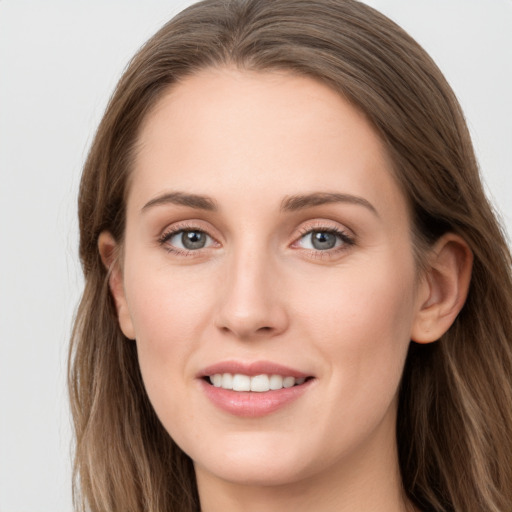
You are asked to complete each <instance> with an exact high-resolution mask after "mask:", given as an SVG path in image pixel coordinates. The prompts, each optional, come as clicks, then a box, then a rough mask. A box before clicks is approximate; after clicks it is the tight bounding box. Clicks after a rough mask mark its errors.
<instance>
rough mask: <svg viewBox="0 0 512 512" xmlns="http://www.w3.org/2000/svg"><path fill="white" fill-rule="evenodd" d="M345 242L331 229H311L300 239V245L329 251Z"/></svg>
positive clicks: (305, 247)
mask: <svg viewBox="0 0 512 512" xmlns="http://www.w3.org/2000/svg"><path fill="white" fill-rule="evenodd" d="M342 243H343V241H342V240H341V236H340V235H338V234H336V233H332V232H331V231H310V232H309V233H306V234H305V235H304V236H303V237H302V238H301V240H300V246H301V247H302V248H304V249H313V250H315V251H327V250H329V249H334V248H335V247H338V246H340V245H341V244H342Z"/></svg>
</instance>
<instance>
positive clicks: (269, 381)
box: [210, 373, 306, 393]
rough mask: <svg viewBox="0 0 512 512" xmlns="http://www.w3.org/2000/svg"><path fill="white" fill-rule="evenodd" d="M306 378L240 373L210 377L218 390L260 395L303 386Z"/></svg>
mask: <svg viewBox="0 0 512 512" xmlns="http://www.w3.org/2000/svg"><path fill="white" fill-rule="evenodd" d="M305 380H306V378H305V377H300V378H295V377H282V376H281V375H255V376H254V377H249V375H242V374H240V373H235V374H234V375H233V374H231V373H216V374H215V375H211V376H210V382H211V383H212V384H213V385H214V386H215V387H217V388H223V389H232V390H233V391H256V392H259V393H262V392H265V391H270V390H277V389H281V388H291V387H292V386H295V384H303V383H304V381H305Z"/></svg>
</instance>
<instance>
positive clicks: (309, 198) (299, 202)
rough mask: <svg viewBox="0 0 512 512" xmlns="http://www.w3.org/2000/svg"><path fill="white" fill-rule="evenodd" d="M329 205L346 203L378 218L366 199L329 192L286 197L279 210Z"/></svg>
mask: <svg viewBox="0 0 512 512" xmlns="http://www.w3.org/2000/svg"><path fill="white" fill-rule="evenodd" d="M329 203H348V204H355V205H358V206H364V207H365V208H367V209H368V210H370V211H371V212H372V213H373V214H375V215H376V216H377V217H379V214H378V212H377V210H376V208H375V207H374V206H373V205H372V204H371V203H370V202H369V201H367V200H366V199H364V198H362V197H358V196H353V195H351V194H338V193H330V192H315V193H313V194H299V195H293V196H289V197H286V198H285V199H283V201H282V203H281V210H282V211H286V212H294V211H297V210H303V209H306V208H313V207H314V206H321V205H324V204H329Z"/></svg>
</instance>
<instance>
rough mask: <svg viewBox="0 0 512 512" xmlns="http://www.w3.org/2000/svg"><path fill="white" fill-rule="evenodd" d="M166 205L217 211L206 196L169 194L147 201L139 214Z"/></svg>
mask: <svg viewBox="0 0 512 512" xmlns="http://www.w3.org/2000/svg"><path fill="white" fill-rule="evenodd" d="M166 204H177V205H180V206H188V207H189V208H196V209H198V210H207V211H216V210H217V209H218V208H217V204H216V203H215V201H214V200H213V199H211V198H210V197H208V196H202V195H198V194H186V193H185V192H169V193H167V194H162V195H161V196H158V197H155V198H154V199H151V201H148V202H147V203H146V204H145V205H144V206H143V207H142V210H141V212H144V211H146V210H148V209H149V208H152V207H154V206H163V205H166Z"/></svg>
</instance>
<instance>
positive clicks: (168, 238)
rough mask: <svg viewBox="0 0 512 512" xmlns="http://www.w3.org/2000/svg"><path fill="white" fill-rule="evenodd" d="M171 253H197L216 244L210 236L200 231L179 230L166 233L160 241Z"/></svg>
mask: <svg viewBox="0 0 512 512" xmlns="http://www.w3.org/2000/svg"><path fill="white" fill-rule="evenodd" d="M159 241H160V243H161V244H162V245H166V246H167V247H168V249H169V250H171V251H197V250H199V249H205V248H207V247H210V246H212V245H213V244H214V240H213V239H212V237H211V236H210V235H208V234H207V233H205V232H204V231H201V230H200V229H179V230H177V231H171V232H170V233H165V234H164V235H163V236H162V237H161V239H160V240H159Z"/></svg>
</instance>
